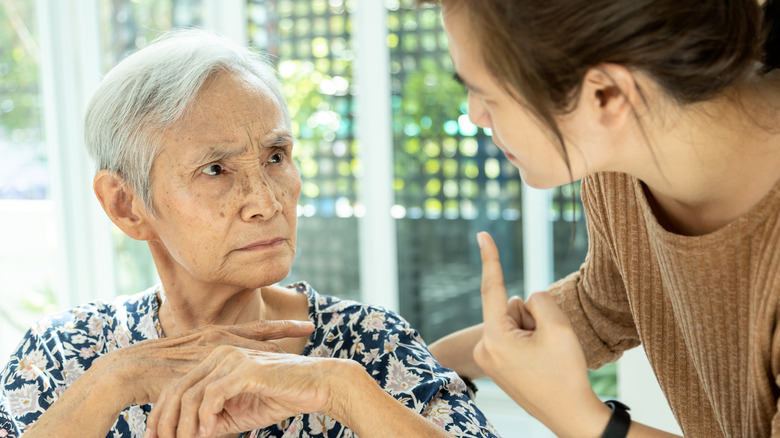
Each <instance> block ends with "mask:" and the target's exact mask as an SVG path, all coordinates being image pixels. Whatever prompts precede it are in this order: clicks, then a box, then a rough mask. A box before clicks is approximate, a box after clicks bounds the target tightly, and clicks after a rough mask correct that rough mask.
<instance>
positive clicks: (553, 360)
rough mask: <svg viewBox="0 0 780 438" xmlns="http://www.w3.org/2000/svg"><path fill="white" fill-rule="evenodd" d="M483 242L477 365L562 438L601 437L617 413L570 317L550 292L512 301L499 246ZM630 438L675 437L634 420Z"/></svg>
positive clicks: (482, 237) (483, 238)
mask: <svg viewBox="0 0 780 438" xmlns="http://www.w3.org/2000/svg"><path fill="white" fill-rule="evenodd" d="M479 241H480V248H481V251H482V269H483V271H482V311H483V318H484V320H485V327H484V331H483V336H482V339H481V340H480V341H479V342H478V343H477V346H476V348H475V350H474V357H475V360H476V362H477V364H479V366H480V367H481V368H482V369H483V370H485V372H486V373H487V374H488V376H490V377H491V378H492V379H493V381H494V382H496V384H497V385H498V386H499V387H501V389H503V390H504V391H505V392H506V393H507V394H508V395H509V396H510V397H511V398H512V399H513V400H514V401H516V402H517V403H518V404H519V405H521V406H522V407H523V408H524V409H525V410H526V411H528V412H529V413H530V414H531V415H533V416H534V417H536V418H537V419H538V420H539V421H541V422H542V423H544V424H545V425H546V426H547V427H549V428H550V430H552V431H553V432H554V433H555V434H556V435H557V436H560V437H600V436H602V434H603V432H604V429H605V428H606V426H607V423H608V422H609V419H610V416H611V415H612V411H611V409H610V408H609V407H608V406H607V405H605V404H604V403H602V402H601V400H599V398H598V397H597V396H596V394H595V393H594V392H593V390H592V389H591V387H590V382H589V380H588V374H587V367H586V363H585V356H584V354H583V351H582V348H581V346H580V341H579V339H578V338H577V335H576V334H575V333H574V330H573V328H572V326H571V323H570V322H569V320H568V319H567V317H566V315H565V314H564V313H563V312H562V311H561V310H560V309H559V308H558V306H557V305H556V303H555V301H554V300H553V298H552V297H551V296H549V295H548V294H546V293H537V294H534V295H532V296H531V297H530V298H529V299H528V301H527V302H526V303H522V302H520V301H519V300H515V301H514V302H512V301H510V302H509V303H507V300H506V290H505V289H504V282H503V274H502V272H501V264H500V262H499V257H498V250H497V249H496V246H495V244H494V243H493V240H492V239H491V238H490V236H488V235H487V234H486V233H482V234H481V235H480V236H479ZM512 306H515V307H516V308H514V309H512ZM517 307H522V309H518V308H517ZM518 314H523V315H526V314H528V315H531V316H532V319H531V320H529V319H527V318H519V319H518V318H517V317H516V316H514V315H518ZM530 321H533V323H529V322H530ZM628 436H629V437H632V438H642V437H669V436H673V435H670V434H668V433H666V432H663V431H660V430H657V429H653V428H651V427H648V426H644V425H642V424H639V423H636V422H633V423H632V424H631V426H630V428H629V434H628Z"/></svg>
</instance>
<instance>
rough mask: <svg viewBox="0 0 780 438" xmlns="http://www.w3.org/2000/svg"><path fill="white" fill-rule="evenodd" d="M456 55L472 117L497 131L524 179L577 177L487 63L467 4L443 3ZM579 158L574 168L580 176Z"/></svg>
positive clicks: (551, 181) (539, 182) (535, 183)
mask: <svg viewBox="0 0 780 438" xmlns="http://www.w3.org/2000/svg"><path fill="white" fill-rule="evenodd" d="M442 8H443V9H442V12H443V18H444V26H445V29H446V32H447V36H448V39H449V47H450V55H451V56H452V61H453V64H454V66H455V71H456V72H457V74H458V76H459V78H460V79H461V80H462V82H463V83H464V85H465V86H466V88H467V89H468V96H469V97H468V102H469V118H470V119H471V122H472V123H474V124H475V125H477V126H480V127H483V128H490V129H492V131H493V141H494V142H495V143H496V145H497V146H498V147H499V148H501V150H503V151H504V153H505V154H506V156H507V158H508V159H509V161H510V162H512V164H514V165H515V166H516V167H517V168H518V169H519V170H520V176H521V177H522V178H523V181H524V182H525V183H526V184H528V185H530V186H532V187H537V188H549V187H555V186H559V185H562V184H567V183H569V182H571V180H570V176H569V172H568V169H567V167H566V162H565V161H564V159H563V157H562V155H561V152H560V147H559V146H558V145H557V144H556V142H555V141H554V140H553V138H552V137H551V135H550V134H549V130H548V129H547V128H546V127H543V125H542V124H541V122H539V121H538V120H537V119H536V118H535V117H533V116H532V114H531V112H530V111H529V110H528V109H527V108H525V107H523V105H521V104H520V103H519V102H518V101H517V100H516V99H515V98H514V97H513V96H512V95H510V94H509V93H508V92H507V91H506V90H505V89H504V88H503V87H502V86H501V84H499V83H498V81H497V80H496V79H495V78H494V77H493V75H492V74H491V73H490V72H489V71H488V69H487V67H486V66H485V65H484V62H483V60H482V57H481V56H480V52H479V50H480V49H479V45H478V43H477V41H475V39H474V37H473V35H472V34H471V32H470V29H469V26H470V25H469V21H468V16H467V14H468V11H467V8H466V7H464V6H462V5H458V4H457V3H456V2H445V3H444V4H443V5H442ZM575 164H576V163H574V162H572V170H573V171H574V173H575V175H574V176H575V179H578V178H577V175H576V173H577V172H576V166H575Z"/></svg>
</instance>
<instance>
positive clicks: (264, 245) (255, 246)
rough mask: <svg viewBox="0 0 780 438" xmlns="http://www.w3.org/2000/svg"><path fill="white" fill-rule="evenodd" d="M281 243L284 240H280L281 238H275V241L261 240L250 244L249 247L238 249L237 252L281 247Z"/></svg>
mask: <svg viewBox="0 0 780 438" xmlns="http://www.w3.org/2000/svg"><path fill="white" fill-rule="evenodd" d="M282 242H284V239H282V238H281V237H277V238H275V239H268V240H261V241H258V242H254V243H250V244H249V245H247V246H245V247H243V248H239V251H256V250H263V249H269V248H274V247H277V246H279V245H281V244H282Z"/></svg>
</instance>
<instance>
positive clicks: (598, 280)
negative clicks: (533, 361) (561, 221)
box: [548, 179, 639, 369]
mask: <svg viewBox="0 0 780 438" xmlns="http://www.w3.org/2000/svg"><path fill="white" fill-rule="evenodd" d="M594 185H595V186H598V184H597V181H594V180H588V179H586V180H583V181H582V200H583V205H584V206H585V212H586V215H587V216H586V217H587V228H588V239H589V247H588V254H587V257H586V258H585V262H584V263H583V264H582V266H581V267H580V270H579V271H578V272H574V273H572V274H570V275H569V276H567V277H565V278H564V279H562V280H560V281H558V282H556V283H554V284H553V285H552V286H551V287H550V289H549V291H548V292H549V293H550V294H551V295H552V296H553V297H555V299H556V301H557V302H558V305H559V306H560V307H561V309H562V310H563V311H564V312H565V313H566V315H567V316H568V317H569V320H570V321H571V323H572V325H573V326H574V329H575V331H576V332H577V335H578V336H579V338H580V343H581V344H582V348H583V350H584V352H585V358H586V359H587V362H588V367H590V368H593V369H595V368H600V367H601V366H603V365H605V364H607V363H611V362H614V361H616V360H617V359H618V358H620V356H621V355H622V353H623V351H625V350H628V349H631V348H633V347H636V346H637V345H639V337H638V335H637V331H636V327H635V325H634V320H633V317H632V315H631V309H630V307H629V303H628V298H627V296H626V290H625V287H624V284H623V278H622V277H621V274H620V272H619V270H618V267H617V264H616V261H615V259H614V258H613V254H612V252H611V250H610V245H609V243H608V239H607V236H605V234H604V233H603V231H602V230H604V229H605V227H604V224H603V222H602V220H601V217H599V213H600V212H603V211H604V209H600V208H599V205H598V204H597V202H596V199H599V198H598V197H594V196H591V192H592V191H593V190H597V189H598V187H594Z"/></svg>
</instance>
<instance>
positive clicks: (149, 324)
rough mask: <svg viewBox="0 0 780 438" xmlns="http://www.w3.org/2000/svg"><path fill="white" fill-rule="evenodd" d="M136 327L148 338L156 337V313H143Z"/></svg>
mask: <svg viewBox="0 0 780 438" xmlns="http://www.w3.org/2000/svg"><path fill="white" fill-rule="evenodd" d="M135 329H136V330H138V332H140V333H141V335H142V336H144V337H145V338H146V339H156V338H157V327H156V326H155V325H154V314H152V313H147V314H144V315H142V316H141V318H139V319H138V325H136V326H135Z"/></svg>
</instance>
